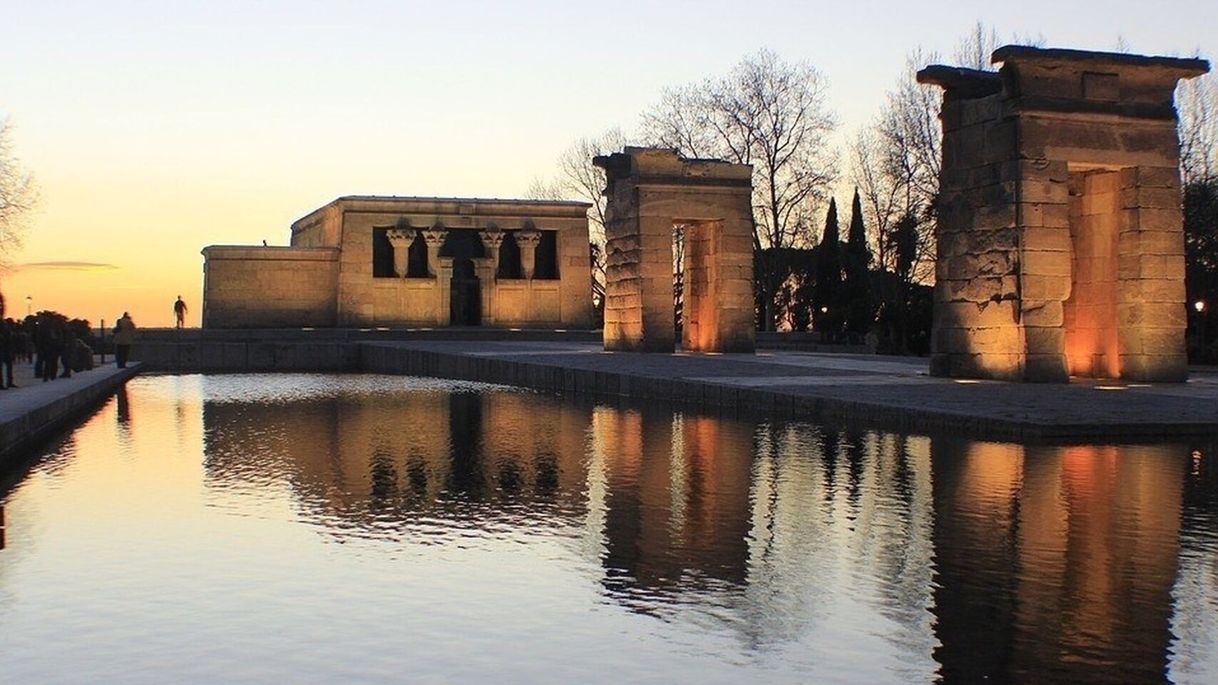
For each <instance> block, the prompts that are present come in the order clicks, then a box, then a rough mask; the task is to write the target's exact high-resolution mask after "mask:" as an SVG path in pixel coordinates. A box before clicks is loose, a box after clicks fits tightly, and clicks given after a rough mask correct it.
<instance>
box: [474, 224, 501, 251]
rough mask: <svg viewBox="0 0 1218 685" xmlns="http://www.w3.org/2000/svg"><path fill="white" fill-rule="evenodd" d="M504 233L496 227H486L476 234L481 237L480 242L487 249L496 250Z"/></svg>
mask: <svg viewBox="0 0 1218 685" xmlns="http://www.w3.org/2000/svg"><path fill="white" fill-rule="evenodd" d="M504 235H506V234H505V233H504V232H503V231H501V230H499V229H498V228H488V229H486V230H483V231H479V232H478V236H479V237H480V238H482V244H483V245H484V246H485V247H486V248H487V249H488V250H498V249H499V246H500V245H502V244H503V236H504Z"/></svg>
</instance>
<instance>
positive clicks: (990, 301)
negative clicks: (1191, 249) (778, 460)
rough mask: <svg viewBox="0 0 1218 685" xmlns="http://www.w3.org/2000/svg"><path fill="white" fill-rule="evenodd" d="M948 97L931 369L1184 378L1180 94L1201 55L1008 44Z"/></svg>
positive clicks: (1047, 377)
mask: <svg viewBox="0 0 1218 685" xmlns="http://www.w3.org/2000/svg"><path fill="white" fill-rule="evenodd" d="M992 59H993V61H994V62H995V63H998V62H1001V63H1002V69H1001V70H1000V71H999V72H997V73H993V72H984V71H975V70H972V69H962V68H957V67H947V66H938V65H936V66H930V67H927V68H925V69H923V70H922V71H921V72H919V73H918V80H919V81H920V82H922V83H933V84H935V85H938V86H940V87H942V88H943V90H944V95H943V110H942V115H941V118H942V122H943V165H942V169H941V175H940V188H941V191H940V200H939V206H938V208H937V209H938V228H937V233H936V238H937V242H938V245H937V250H938V255H937V262H936V283H935V315H934V316H935V319H934V334H933V335H934V337H933V343H932V345H933V354H932V357H931V373H932V374H934V375H938V376H954V377H972V378H992V379H1004V380H1021V381H1056V382H1062V381H1066V380H1067V379H1068V378H1069V377H1070V376H1077V377H1087V378H1120V379H1125V380H1138V381H1182V380H1184V379H1185V376H1186V374H1187V360H1186V357H1185V347H1184V330H1185V324H1186V321H1185V302H1184V300H1185V294H1184V230H1183V219H1182V216H1181V208H1180V173H1179V161H1180V160H1179V155H1180V150H1179V141H1178V139H1177V134H1176V111H1175V107H1174V105H1173V95H1174V91H1175V88H1176V83H1177V81H1179V80H1180V79H1184V78H1192V77H1194V76H1198V75H1200V74H1203V73H1205V72H1206V71H1208V69H1209V65H1208V64H1207V63H1206V62H1205V61H1203V60H1199V59H1175V58H1168V57H1142V56H1137V55H1128V54H1117V53H1102V52H1083V51H1077V50H1057V49H1039V48H1031V47H1022V46H1006V47H1003V48H999V49H998V50H997V51H995V52H994V54H993V58H992Z"/></svg>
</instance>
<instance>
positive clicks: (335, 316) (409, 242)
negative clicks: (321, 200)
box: [203, 197, 592, 328]
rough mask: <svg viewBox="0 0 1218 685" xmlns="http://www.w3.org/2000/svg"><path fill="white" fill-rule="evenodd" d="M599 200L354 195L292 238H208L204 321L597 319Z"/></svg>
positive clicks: (312, 216)
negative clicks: (216, 241) (595, 216)
mask: <svg viewBox="0 0 1218 685" xmlns="http://www.w3.org/2000/svg"><path fill="white" fill-rule="evenodd" d="M588 207H589V205H587V204H585V203H582V202H550V201H533V200H483V199H459V198H418V197H342V198H339V199H337V200H335V201H333V202H331V203H330V204H328V205H326V206H324V207H322V208H320V209H317V210H315V211H313V212H311V213H309V214H308V215H306V216H305V217H303V218H302V219H300V220H298V221H296V222H295V223H294V224H292V238H291V245H290V246H288V247H253V246H240V247H239V246H229V245H212V246H209V247H207V248H204V250H203V255H204V257H205V263H204V267H203V269H204V279H203V326H204V327H206V328H245V327H267V326H419V327H431V326H448V325H456V326H477V325H484V326H495V327H501V328H527V327H563V328H589V327H590V326H591V325H592V301H591V291H590V284H591V282H592V281H591V265H590V262H589V252H588V217H587V210H588Z"/></svg>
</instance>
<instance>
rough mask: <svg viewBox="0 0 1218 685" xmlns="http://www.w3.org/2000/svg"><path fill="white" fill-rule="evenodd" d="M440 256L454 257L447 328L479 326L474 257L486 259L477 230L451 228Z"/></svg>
mask: <svg viewBox="0 0 1218 685" xmlns="http://www.w3.org/2000/svg"><path fill="white" fill-rule="evenodd" d="M440 254H442V255H446V256H451V257H452V258H453V277H452V284H451V293H450V295H449V316H450V319H449V321H450V325H453V326H481V325H482V289H481V284H480V283H479V282H478V272H477V271H475V269H474V258H475V257H483V256H485V254H486V253H485V250H484V249H483V247H482V241H481V239H479V237H478V232H477V231H471V230H468V229H451V230H449V232H448V238H447V239H446V240H445V241H444V245H443V247H441V248H440Z"/></svg>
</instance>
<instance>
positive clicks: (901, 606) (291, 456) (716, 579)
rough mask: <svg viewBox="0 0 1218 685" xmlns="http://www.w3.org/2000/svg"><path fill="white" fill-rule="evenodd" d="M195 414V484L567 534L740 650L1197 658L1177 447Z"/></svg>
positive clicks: (1179, 667) (326, 521)
mask: <svg viewBox="0 0 1218 685" xmlns="http://www.w3.org/2000/svg"><path fill="white" fill-rule="evenodd" d="M204 417H205V425H206V440H207V448H206V452H207V456H206V472H207V476H208V478H209V480H210V481H212V482H213V483H215V484H216V485H217V486H224V487H229V486H233V487H237V485H233V484H240V483H247V482H251V479H253V481H252V482H265V479H266V478H267V474H273V475H272V477H273V478H278V479H279V480H282V481H285V482H287V483H289V484H290V487H291V488H292V490H293V491H294V492H295V493H296V499H297V500H298V501H299V503H300V506H301V511H302V513H303V515H304V516H305V517H306V518H308V519H310V520H312V521H315V522H317V523H318V524H319V527H320V528H321V529H323V530H326V531H327V534H332V535H339V536H341V535H347V534H359V535H364V536H388V537H392V536H394V535H400V534H402V533H403V532H404V531H409V529H410V526H411V525H412V522H414V521H416V520H418V519H419V518H421V517H428V518H432V519H441V520H444V521H448V522H449V523H450V524H451V525H459V526H472V527H481V528H483V529H486V530H492V529H493V531H492V533H491V534H493V535H504V536H512V535H515V534H517V533H520V532H525V533H527V532H528V531H530V530H536V529H538V528H539V527H545V528H546V530H548V531H553V530H556V529H557V530H561V531H565V532H564V534H563V536H562V537H563V539H564V541H565V543H566V544H567V545H568V549H569V550H570V551H571V553H572V554H574V555H576V556H578V557H580V558H582V559H584V561H585V562H586V564H587V566H588V567H589V568H599V569H600V576H599V578H598V579H597V581H598V583H599V586H600V588H601V590H602V592H603V593H604V595H605V596H606V597H608V598H611V599H612V601H614V602H616V603H618V604H619V605H620V606H623V607H626V608H628V609H630V610H632V611H640V612H644V613H647V614H657V615H664V614H667V613H669V612H695V613H698V614H699V615H700V616H701V617H702V618H701V620H704V621H709V622H712V623H715V624H719V625H720V626H726V627H728V628H730V630H731V632H732V633H734V634H736V635H737V636H738V637H739V639H740V640H741V641H742V642H743V643H744V644H745V645H746V646H747V647H748V648H749V649H751V650H754V651H758V652H760V653H764V652H765V651H766V650H774V649H782V645H799V652H800V656H799V657H796V658H803V659H806V661H807V664H808V666H809V668H811V669H813V671H815V670H816V669H820V672H825V673H829V672H832V669H833V668H837V667H839V666H840V667H851V668H858V667H859V666H858V664H860V663H864V664H865V667H866V668H872V669H874V672H873V673H874V674H878V675H879V676H886V677H887V678H888V679H896V680H904V681H923V680H927V679H930V678H934V677H935V674H936V673H938V675H939V676H940V677H942V678H944V679H946V680H948V681H953V682H955V681H959V682H971V681H974V680H982V679H984V678H988V679H989V680H991V681H994V682H1008V681H1014V682H1019V681H1026V680H1031V679H1046V678H1047V679H1048V680H1063V681H1073V682H1086V681H1088V680H1090V679H1098V680H1103V679H1104V678H1105V677H1107V676H1111V674H1112V673H1113V672H1114V669H1119V671H1118V672H1120V673H1122V674H1126V675H1127V676H1128V677H1129V679H1130V680H1137V681H1143V680H1151V681H1153V680H1162V679H1163V678H1164V674H1165V672H1166V669H1168V668H1172V669H1175V670H1176V671H1179V672H1186V670H1187V669H1191V670H1187V672H1189V673H1197V672H1202V673H1203V672H1205V669H1206V668H1213V665H1212V660H1213V657H1212V656H1207V654H1208V653H1207V652H1206V651H1205V649H1206V648H1205V645H1206V644H1211V643H1212V642H1213V639H1214V638H1213V637H1211V636H1212V635H1213V634H1214V632H1213V631H1212V630H1209V631H1208V632H1207V627H1213V626H1214V625H1215V622H1216V621H1218V606H1216V603H1215V597H1218V552H1216V551H1215V550H1216V548H1218V544H1216V543H1215V541H1214V539H1213V535H1214V531H1216V530H1218V507H1216V505H1215V499H1216V498H1218V494H1216V493H1218V482H1215V481H1216V479H1215V476H1214V469H1213V468H1212V467H1211V466H1210V465H1209V464H1210V462H1208V461H1205V460H1204V459H1201V460H1198V459H1196V458H1193V457H1190V456H1189V455H1190V454H1192V452H1194V451H1197V450H1193V448H1190V447H1187V446H1180V445H1170V446H1121V447H1112V446H1108V447H1094V446H1093V447H1061V446H1019V445H1011V444H996V443H984V442H974V441H969V440H964V439H955V438H942V437H937V438H933V439H932V438H925V437H911V436H901V435H894V434H888V433H880V432H860V431H844V430H836V429H832V430H831V429H825V428H818V427H815V426H811V425H806V424H755V423H751V422H744V421H739V420H733V419H726V418H721V417H710V416H702V415H696V414H682V413H675V412H673V411H671V410H670V409H666V408H659V407H650V408H648V407H635V408H617V407H609V406H591V405H581V404H574V403H564V402H561V401H558V400H556V399H553V398H547V397H544V396H537V395H533V394H526V393H516V392H483V393H474V392H459V393H445V392H407V393H400V394H392V395H389V396H384V395H358V394H357V395H352V396H350V397H341V398H338V399H333V398H331V399H325V400H316V401H302V402H294V403H291V404H273V403H272V404H269V405H266V404H259V405H257V406H252V405H249V404H242V403H217V402H211V403H207V404H206V405H205V408H204ZM1201 451H1207V453H1209V454H1213V448H1212V447H1203V448H1202V449H1201ZM1178 566H1179V569H1180V571H1179V573H1177V567H1178ZM1190 597H1191V598H1192V600H1191V601H1192V605H1191V606H1183V604H1184V603H1186V601H1187V600H1188V598H1190ZM1207 641H1208V642H1207ZM861 657H865V659H864V660H863V661H860V658H861ZM1169 660H1171V661H1170V663H1169ZM1046 674H1047V675H1046Z"/></svg>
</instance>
